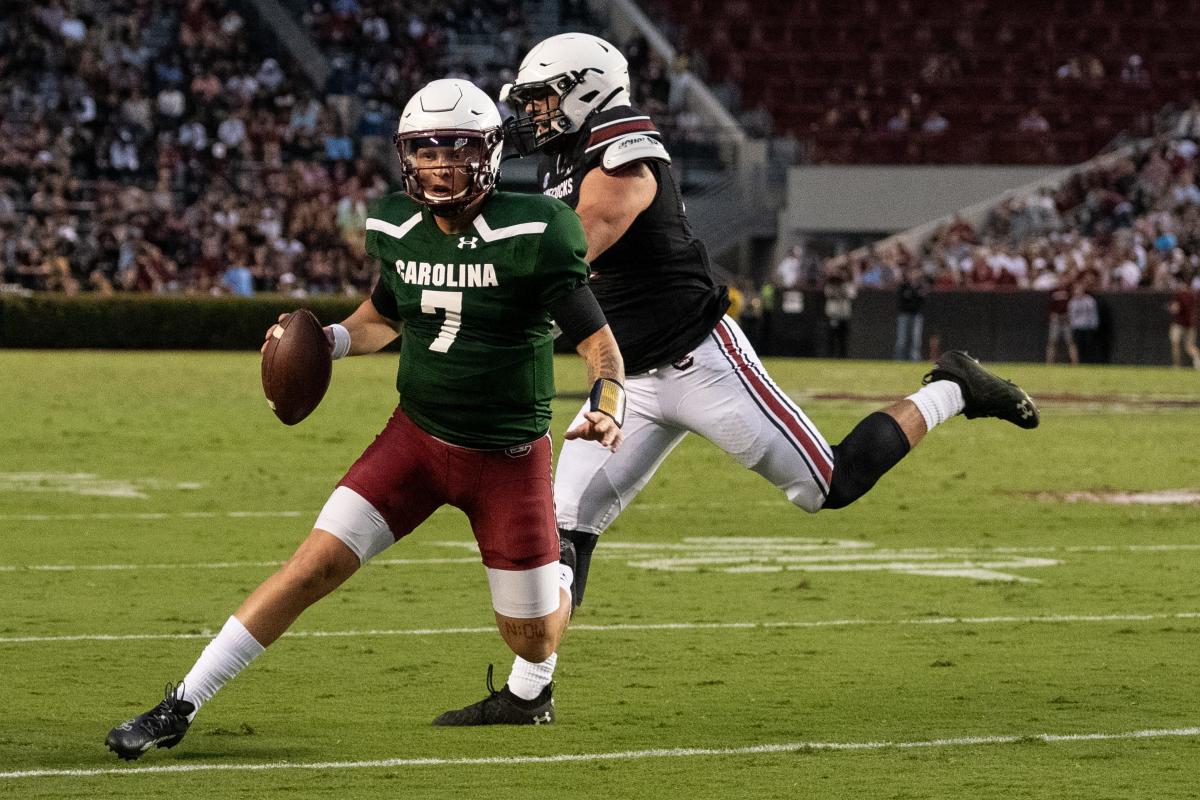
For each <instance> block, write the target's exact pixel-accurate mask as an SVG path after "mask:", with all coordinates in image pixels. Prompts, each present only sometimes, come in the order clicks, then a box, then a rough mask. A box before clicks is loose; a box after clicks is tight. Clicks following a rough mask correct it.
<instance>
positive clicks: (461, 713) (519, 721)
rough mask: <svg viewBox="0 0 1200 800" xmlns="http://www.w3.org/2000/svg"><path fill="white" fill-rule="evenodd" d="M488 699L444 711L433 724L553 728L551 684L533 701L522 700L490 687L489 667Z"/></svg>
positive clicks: (552, 686) (506, 691) (489, 674)
mask: <svg viewBox="0 0 1200 800" xmlns="http://www.w3.org/2000/svg"><path fill="white" fill-rule="evenodd" d="M487 688H488V696H487V697H485V698H483V699H482V700H480V701H479V702H478V703H474V704H472V705H469V706H467V707H466V708H460V709H457V710H455V711H447V712H446V713H444V714H442V715H441V716H439V717H438V718H437V719H435V720H434V721H433V724H434V725H440V726H468V725H552V724H554V684H553V683H550V684H547V686H546V688H545V689H542V693H541V694H539V695H538V696H537V697H535V698H533V699H532V700H522V699H521V698H519V697H517V696H516V695H515V694H513V693H512V692H510V691H509V690H508V684H505V685H504V688H502V689H501V690H500V691H498V692H497V691H496V687H495V686H494V685H493V684H492V665H491V664H488V671H487Z"/></svg>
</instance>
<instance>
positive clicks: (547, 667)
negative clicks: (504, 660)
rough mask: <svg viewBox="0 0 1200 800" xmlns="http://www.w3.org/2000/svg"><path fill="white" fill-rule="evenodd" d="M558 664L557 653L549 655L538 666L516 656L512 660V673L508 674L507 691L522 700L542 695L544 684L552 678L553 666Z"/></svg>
mask: <svg viewBox="0 0 1200 800" xmlns="http://www.w3.org/2000/svg"><path fill="white" fill-rule="evenodd" d="M556 663H558V653H551V654H550V657H549V658H547V659H546V660H545V661H543V662H542V663H540V664H534V663H532V662H530V661H526V660H525V659H523V658H521V657H520V656H517V657H516V658H514V659H513V665H512V672H510V673H509V674H508V690H509V691H510V692H512V693H513V694H515V695H516V696H517V697H519V698H521V699H522V700H532V699H533V698H535V697H537V696H538V695H539V694H541V693H542V689H545V688H546V684H548V683H550V679H551V678H553V677H554V665H555V664H556Z"/></svg>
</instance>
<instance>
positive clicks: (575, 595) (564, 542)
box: [558, 536, 579, 616]
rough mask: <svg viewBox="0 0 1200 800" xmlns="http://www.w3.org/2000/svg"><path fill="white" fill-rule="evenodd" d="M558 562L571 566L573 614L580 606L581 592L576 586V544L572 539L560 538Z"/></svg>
mask: <svg viewBox="0 0 1200 800" xmlns="http://www.w3.org/2000/svg"><path fill="white" fill-rule="evenodd" d="M558 563H560V564H566V565H567V566H568V567H570V568H571V616H574V615H575V609H577V608H579V592H578V591H577V590H576V588H575V577H574V576H575V544H574V543H573V542H572V541H571V540H570V539H564V538H563V537H561V536H560V537H559V539H558Z"/></svg>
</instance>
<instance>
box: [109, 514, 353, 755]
mask: <svg viewBox="0 0 1200 800" xmlns="http://www.w3.org/2000/svg"><path fill="white" fill-rule="evenodd" d="M358 567H359V559H358V556H357V555H356V554H355V553H354V552H353V551H352V550H351V549H350V548H349V547H348V546H347V545H346V544H345V543H344V542H342V541H341V540H340V539H338V538H336V537H334V536H333V535H331V534H329V533H328V532H326V531H323V530H319V529H314V530H313V531H312V533H310V534H309V536H308V538H307V539H305V540H304V542H303V543H302V544H301V545H300V547H299V549H297V551H296V552H295V553H294V554H293V555H292V557H291V558H290V559H288V562H287V563H286V564H284V565H283V567H282V568H281V569H280V570H279V571H278V572H276V573H275V574H274V575H272V576H271V577H270V578H267V580H265V581H263V583H262V584H260V585H259V587H258V588H257V589H255V590H254V591H253V592H252V593H251V594H250V596H249V597H247V598H246V600H245V601H244V602H243V603H242V605H241V606H240V607H239V608H238V610H237V613H236V614H235V615H234V616H231V617H230V618H229V619H228V620H226V622H225V625H224V626H223V627H222V628H221V630H220V632H219V633H217V635H216V636H215V637H213V639H212V641H210V642H209V643H208V645H207V646H205V648H204V650H203V651H202V652H201V653H200V657H199V658H198V659H196V663H195V664H194V665H193V666H192V668H191V670H190V671H189V672H188V674H187V675H186V676H184V679H183V680H182V681H181V682H180V683H179V684H178V685H177V686H172V685H171V684H167V692H166V696H165V697H164V698H163V701H162V702H161V703H159V704H158V705H157V706H155V707H154V708H152V709H150V710H149V711H147V712H146V713H145V714H142V715H141V716H138V717H134V718H133V719H131V720H128V721H126V722H123V723H121V724H120V725H118V726H116V727H115V728H113V729H112V730H111V731H109V734H108V738H107V739H106V742H105V743H106V744H107V745H108V748H109V749H110V750H112V751H113V752H115V753H116V754H117V755H118V756H120V757H121V758H124V759H127V760H132V759H135V758H138V757H139V756H141V755H142V754H143V753H145V752H146V751H148V750H150V749H151V748H153V747H174V746H175V745H177V744H179V741H180V740H181V739H182V738H183V735H184V734H185V733H186V732H187V729H188V726H189V725H190V724H191V721H192V719H193V718H194V717H195V715H196V712H197V711H199V710H200V707H201V706H203V705H204V704H205V703H207V702H208V701H209V700H210V699H212V697H213V695H215V694H216V693H217V691H218V690H220V689H221V687H222V686H224V685H225V684H226V683H228V682H229V681H231V680H233V678H234V677H236V676H237V675H238V674H239V673H241V672H242V670H244V669H245V668H246V667H248V666H249V665H250V662H252V661H253V660H254V659H255V658H257V657H258V656H260V655H262V653H263V651H264V650H265V648H266V647H267V646H269V645H270V644H271V643H272V642H274V641H275V640H276V639H278V638H279V637H280V636H281V635H282V634H283V632H284V631H285V630H287V628H288V626H290V625H291V624H292V622H294V621H295V619H296V617H298V616H300V613H301V612H302V611H303V610H304V609H306V608H307V607H308V606H310V605H312V604H313V603H315V602H316V601H317V600H319V599H320V598H322V597H324V596H325V595H326V594H328V593H329V592H330V591H332V590H333V589H334V588H335V587H337V586H338V585H340V584H341V583H342V582H343V581H344V580H346V578H348V577H350V575H351V574H353V573H354V571H355V570H357V569H358ZM243 620H245V622H244V623H243Z"/></svg>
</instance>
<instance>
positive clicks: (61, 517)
mask: <svg viewBox="0 0 1200 800" xmlns="http://www.w3.org/2000/svg"><path fill="white" fill-rule="evenodd" d="M303 514H308V515H310V516H312V517H313V519H316V517H317V513H316V512H315V511H128V512H115V511H114V512H111V513H95V514H0V522H92V521H94V520H113V519H116V520H121V519H135V520H158V519H225V518H229V519H258V518H264V517H265V518H271V517H286V518H291V517H299V516H301V515H303Z"/></svg>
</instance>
